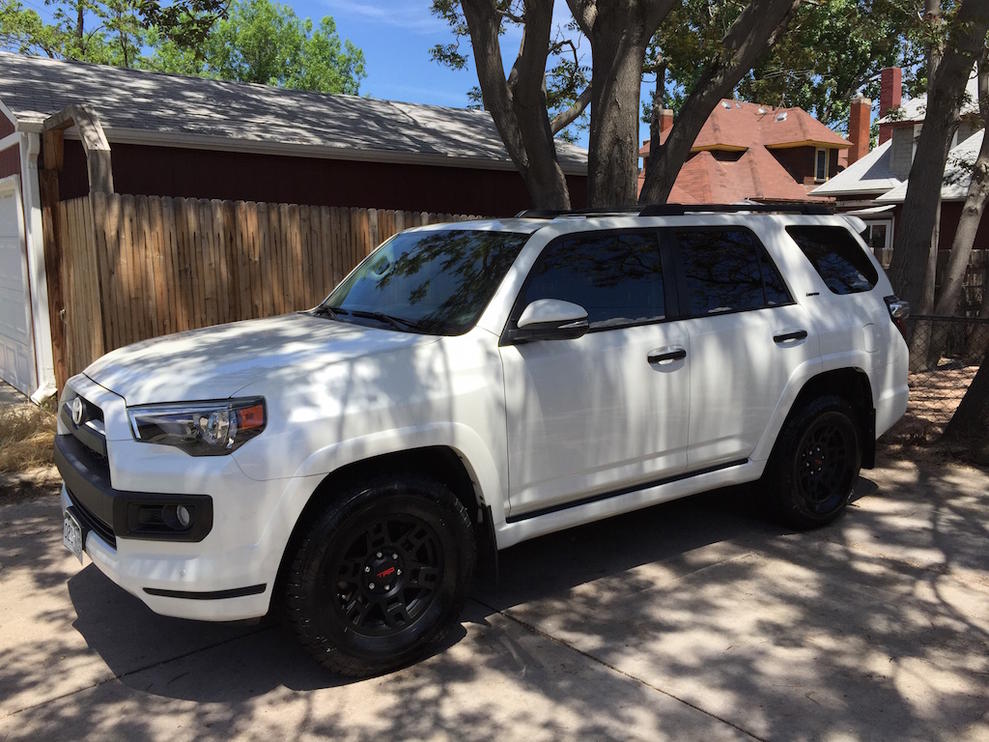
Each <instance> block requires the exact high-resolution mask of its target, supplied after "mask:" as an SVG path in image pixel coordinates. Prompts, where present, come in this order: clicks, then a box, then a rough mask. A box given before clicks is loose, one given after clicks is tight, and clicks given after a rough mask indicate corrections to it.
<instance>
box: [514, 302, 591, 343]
mask: <svg viewBox="0 0 989 742" xmlns="http://www.w3.org/2000/svg"><path fill="white" fill-rule="evenodd" d="M587 329H588V324H587V310H586V309H584V308H583V307H582V306H580V305H579V304H574V303H573V302H569V301H563V300H561V299H537V300H536V301H534V302H532V303H531V304H530V305H529V306H527V307H526V308H525V311H524V312H522V315H521V316H520V317H519V321H518V323H517V325H516V329H514V330H513V331H512V333H511V336H510V337H511V340H512V341H513V342H516V343H522V342H529V341H532V340H573V339H574V338H579V337H580V336H581V335H583V334H584V333H585V332H587Z"/></svg>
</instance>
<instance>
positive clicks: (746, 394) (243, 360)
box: [56, 206, 908, 675]
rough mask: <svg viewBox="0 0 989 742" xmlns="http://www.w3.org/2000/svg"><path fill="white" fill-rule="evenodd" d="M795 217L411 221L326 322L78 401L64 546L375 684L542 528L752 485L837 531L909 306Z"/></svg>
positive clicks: (877, 270)
mask: <svg viewBox="0 0 989 742" xmlns="http://www.w3.org/2000/svg"><path fill="white" fill-rule="evenodd" d="M774 209H775V207H765V206H764V207H755V206H751V207H745V209H744V210H743V211H737V210H733V209H730V208H729V209H723V210H720V211H718V210H715V211H713V212H701V211H699V210H697V209H693V210H690V209H686V208H683V207H680V208H677V207H652V208H649V209H646V211H645V212H643V213H642V214H639V215H624V214H608V215H605V214H601V215H599V214H590V213H587V214H563V215H559V216H553V215H542V216H541V218H535V217H534V216H528V215H523V216H522V217H521V218H514V219H506V220H501V221H499V220H492V221H475V222H464V223H459V224H445V225H433V226H428V227H422V228H418V229H411V230H407V231H405V232H402V233H401V234H398V235H396V236H395V237H393V238H391V239H390V240H388V241H387V242H386V243H384V244H383V245H382V246H381V247H379V248H378V249H377V250H376V251H375V252H373V253H372V254H371V255H370V256H369V257H368V258H367V259H366V260H364V261H363V262H362V263H361V264H360V265H359V266H358V267H357V268H355V269H354V271H353V272H352V273H351V274H350V275H349V276H347V278H346V279H345V280H344V281H343V282H342V283H341V284H340V285H339V286H337V287H336V289H335V290H334V291H333V292H332V293H331V294H330V296H329V297H328V298H327V299H326V300H325V301H324V302H323V303H322V304H320V305H319V306H317V307H316V308H315V309H312V310H309V311H304V312H299V313H295V314H289V315H285V316H281V317H273V318H270V319H261V320H254V321H249V322H239V323H234V324H228V325H223V326H219V327H212V328H209V329H204V330H197V331H193V332H185V333H180V334H177V335H171V336H168V337H163V338H158V339H155V340H149V341H145V342H142V343H138V344H136V345H132V346H129V347H126V348H122V349H119V350H116V351H114V352H112V353H109V354H108V355H106V356H104V357H103V358H101V359H100V360H98V361H96V362H95V363H93V364H92V365H91V366H89V368H87V369H86V371H85V372H84V373H83V374H79V375H78V376H75V377H73V378H72V379H70V380H69V382H68V384H67V386H66V388H65V390H64V392H63V395H62V399H61V402H60V414H59V435H58V437H57V440H56V460H57V463H58V467H59V470H60V471H61V473H62V477H63V479H64V483H65V487H64V488H63V490H62V501H63V503H64V508H65V516H64V533H65V543H66V545H67V546H69V548H70V549H72V550H73V551H75V552H76V554H77V555H78V556H79V558H80V560H81V559H82V558H83V557H82V554H83V551H84V552H85V553H86V554H88V556H89V557H90V558H91V559H92V561H93V562H94V563H95V564H96V565H97V566H98V567H99V568H100V569H101V570H102V571H103V572H104V573H105V574H106V575H108V576H109V577H110V579H112V580H113V581H114V582H116V583H117V584H119V585H121V586H122V587H123V588H124V589H126V590H128V591H129V592H131V593H133V594H134V595H136V596H137V597H138V598H140V599H141V600H142V601H144V602H145V603H146V604H147V605H148V606H149V607H150V608H151V609H152V610H153V611H155V612H157V613H161V614H165V615H169V616H180V617H186V618H194V619H206V620H230V619H244V618H250V617H258V616H263V615H265V614H266V613H267V612H268V611H269V608H270V606H272V604H273V600H274V599H275V598H276V596H277V597H278V598H280V599H281V600H280V603H281V605H282V606H284V610H285V613H286V615H287V618H288V620H289V622H290V623H291V624H292V625H293V627H294V629H295V631H296V632H297V634H298V636H299V637H300V639H301V640H302V642H303V643H304V644H305V645H306V646H307V647H308V648H309V649H310V650H311V651H312V652H313V653H314V655H315V656H316V657H317V658H318V659H319V661H320V662H322V663H323V664H324V665H326V666H327V667H329V668H331V669H333V670H336V671H339V672H342V673H346V674H352V675H367V674H372V673H379V672H383V671H386V670H388V669H391V668H393V667H397V666H399V665H402V664H405V663H408V662H410V661H412V660H413V659H415V658H417V657H419V656H421V655H422V653H423V652H425V651H426V650H427V649H428V648H429V647H430V646H432V645H435V644H436V642H438V641H439V640H440V639H441V637H442V635H443V634H444V633H445V631H446V630H447V628H448V627H449V626H450V625H451V624H452V623H453V622H454V621H455V620H456V619H457V616H458V612H459V610H460V608H461V605H462V602H463V600H464V595H465V591H466V590H467V589H468V585H469V583H470V580H471V576H472V573H473V571H474V566H475V561H478V560H480V561H481V562H482V563H483V562H488V563H491V562H493V561H494V560H496V559H497V551H498V550H499V549H505V548H507V547H509V546H512V545H513V544H516V543H518V542H520V541H522V540H525V539H530V538H533V537H536V536H540V535H542V534H546V533H549V532H551V531H558V530H560V529H563V528H569V527H570V526H575V525H578V524H581V523H587V522H589V521H595V520H599V519H601V518H606V517H608V516H611V515H615V514H616V513H623V512H627V511H630V510H634V509H636V508H642V507H646V506H649V505H654V504H656V503H660V502H665V501H667V500H672V499H674V498H678V497H684V496H686V495H690V494H694V493H697V492H701V491H704V490H710V489H712V488H716V487H721V486H724V485H732V484H738V483H743V482H755V481H757V480H761V482H762V484H761V485H760V486H759V488H758V491H761V492H765V493H771V498H770V499H771V500H772V502H773V503H774V505H775V507H776V509H777V510H778V512H779V514H781V515H782V516H783V517H784V518H785V519H786V520H787V521H788V522H789V523H790V524H792V525H793V526H795V527H812V526H815V525H819V524H823V523H827V522H829V521H831V520H832V519H834V518H835V517H837V516H838V515H839V514H840V513H841V512H842V511H843V510H844V508H845V506H846V504H847V503H848V500H849V496H850V494H851V492H852V487H853V484H854V483H855V481H856V478H857V475H858V473H859V469H860V467H861V466H866V467H868V466H871V465H872V463H873V457H874V450H875V440H876V437H877V436H879V435H881V434H882V433H883V432H884V431H886V430H887V429H888V428H889V427H890V426H891V425H892V424H893V423H894V422H895V421H896V420H897V419H898V418H899V417H900V416H901V415H902V414H903V412H904V410H905V408H906V403H907V365H908V364H907V360H908V359H907V347H906V344H905V343H904V341H903V338H902V337H901V334H900V332H899V331H898V330H897V326H896V325H897V320H898V319H899V318H900V317H901V316H902V314H903V312H904V310H905V307H904V305H903V304H902V302H899V301H898V300H897V299H896V298H895V297H894V296H893V295H892V293H893V292H892V290H891V288H890V284H889V281H888V280H887V278H886V276H885V275H884V274H883V271H882V269H881V267H880V266H879V265H878V263H877V262H876V261H875V259H874V258H873V257H872V256H871V254H870V253H869V251H868V250H867V249H866V248H865V245H864V244H863V242H862V241H861V240H860V239H859V237H858V236H857V235H856V234H855V231H854V230H853V229H852V228H851V227H852V225H851V221H854V220H849V219H846V218H844V217H841V216H833V215H822V214H814V213H799V212H797V213H786V212H783V211H780V210H774ZM762 211H766V212H767V213H760V212H762ZM804 211H805V212H808V211H811V210H809V209H805V210H804ZM299 269H300V270H303V269H304V267H303V266H300V267H299ZM754 489H755V488H754Z"/></svg>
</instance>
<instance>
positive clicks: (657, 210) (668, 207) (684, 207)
mask: <svg viewBox="0 0 989 742" xmlns="http://www.w3.org/2000/svg"><path fill="white" fill-rule="evenodd" d="M740 211H748V212H754V213H758V214H810V215H822V214H834V213H835V209H834V206H833V205H832V204H829V203H817V204H815V203H806V202H805V203H794V202H790V201H766V202H762V203H752V204H651V205H649V206H646V207H644V208H643V209H642V210H641V211H639V216H683V215H684V214H710V213H713V214H717V213H737V212H740Z"/></svg>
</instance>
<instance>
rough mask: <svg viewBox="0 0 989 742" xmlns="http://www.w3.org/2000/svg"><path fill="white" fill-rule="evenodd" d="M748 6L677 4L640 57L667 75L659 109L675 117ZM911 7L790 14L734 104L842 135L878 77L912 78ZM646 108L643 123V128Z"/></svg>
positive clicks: (818, 7) (821, 5)
mask: <svg viewBox="0 0 989 742" xmlns="http://www.w3.org/2000/svg"><path fill="white" fill-rule="evenodd" d="M747 4H748V3H745V2H741V1H740V0H722V1H720V2H710V1H709V0H683V2H681V3H680V4H679V5H678V6H677V7H675V8H674V10H673V11H672V12H671V13H670V15H669V16H667V18H666V20H665V21H664V22H663V24H662V26H661V27H660V29H659V31H658V32H657V33H656V35H655V36H654V37H653V39H652V42H651V43H650V46H649V49H648V50H647V52H646V61H647V71H649V72H656V71H657V69H659V68H660V66H661V65H662V66H663V69H664V71H665V73H666V80H665V81H663V82H665V91H664V92H665V100H664V102H663V104H664V107H666V108H672V109H673V110H675V111H676V110H678V109H679V108H680V106H682V104H683V101H684V100H685V99H686V97H687V96H688V95H689V94H690V92H691V91H692V90H693V89H694V87H695V85H696V83H697V79H698V75H699V74H700V70H701V69H702V68H703V65H704V63H706V62H709V61H710V60H711V59H713V58H716V57H717V55H718V54H720V53H721V39H722V35H723V33H724V29H725V28H726V27H727V25H728V24H730V23H731V22H733V21H734V20H735V19H736V18H738V16H739V15H740V14H741V12H742V10H743V9H744V8H745V7H746V6H747ZM915 4H916V3H915V2H913V0H818V2H813V3H809V2H804V3H801V4H800V6H799V7H798V8H797V9H796V10H795V11H794V14H793V17H792V19H791V20H790V22H789V24H788V26H787V27H786V29H785V30H784V31H783V32H782V33H781V34H780V35H779V37H778V38H777V39H776V43H775V44H774V45H772V46H771V48H770V49H769V50H768V51H767V52H766V53H764V54H763V55H762V56H761V58H760V59H759V60H758V61H757V62H756V64H755V66H754V67H753V68H752V69H751V70H750V71H749V72H747V73H746V74H745V75H744V76H743V77H742V79H741V80H740V81H739V83H738V85H737V86H736V88H735V90H734V91H733V92H734V94H735V95H737V96H738V97H740V98H742V99H745V100H750V101H754V102H759V103H768V104H771V105H777V106H786V107H789V106H799V107H800V108H803V109H804V110H806V111H808V112H809V113H811V114H813V115H814V116H815V117H816V118H817V119H818V120H820V121H821V122H823V123H824V124H826V125H828V126H831V127H833V128H835V129H839V130H844V128H845V126H846V124H847V121H848V111H849V102H850V101H851V99H852V98H853V97H854V96H855V94H856V93H857V92H860V91H861V92H862V93H864V94H865V95H866V96H868V97H870V98H877V97H878V94H879V72H880V70H882V68H883V67H888V66H891V65H899V66H901V67H904V68H905V69H906V70H907V71H908V73H910V72H911V71H912V70H914V69H915V68H916V66H917V64H918V63H919V61H920V58H921V56H922V50H921V49H919V48H918V47H917V46H916V45H914V44H912V43H910V33H911V32H912V31H913V30H914V28H915V26H916V24H917V20H916V19H917V13H916V11H917V8H916V7H914V5H915ZM650 108H651V106H650V105H648V104H647V105H646V107H645V111H644V120H645V121H648V120H649V115H650Z"/></svg>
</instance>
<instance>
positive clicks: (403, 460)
mask: <svg viewBox="0 0 989 742" xmlns="http://www.w3.org/2000/svg"><path fill="white" fill-rule="evenodd" d="M408 472H416V473H418V474H426V475H428V476H430V477H433V478H435V479H436V480H438V481H440V482H442V483H443V484H445V485H446V486H447V487H449V488H450V490H451V491H452V492H453V493H454V494H455V495H456V496H457V499H458V500H460V502H461V503H462V504H463V506H464V508H465V509H466V510H467V513H468V514H469V515H470V521H471V525H472V526H473V528H474V534H475V538H477V547H478V548H477V554H478V561H479V565H478V566H480V567H482V568H485V567H486V566H489V565H488V562H489V560H490V559H494V562H495V566H494V569H495V573H497V567H496V563H497V547H496V546H495V544H494V531H493V527H492V524H491V511H490V509H489V508H487V507H485V505H484V503H483V501H482V499H481V495H480V492H479V490H478V488H477V487H476V486H475V483H474V479H473V478H472V476H471V474H470V471H469V470H468V467H467V464H466V462H464V460H463V459H462V458H461V457H460V455H459V454H458V453H457V452H456V451H455V450H454V449H452V448H450V447H448V446H425V447H422V448H413V449H409V450H406V451H397V452H395V453H388V454H382V455H381V456H374V457H372V458H369V459H364V460H362V461H355V462H353V463H351V464H347V465H346V466H342V467H340V468H339V469H336V470H335V471H332V472H330V473H329V474H327V475H326V477H325V478H324V479H323V481H321V482H320V483H319V486H318V487H317V488H316V490H315V492H313V494H312V497H310V498H309V502H307V503H306V506H305V507H304V508H303V509H302V513H300V514H299V518H298V520H296V523H295V526H294V527H293V529H292V535H291V536H290V537H289V540H288V543H287V544H286V545H285V550H284V552H283V553H282V559H281V563H280V565H279V568H278V577H277V578H276V585H275V590H276V593H275V594H276V595H279V594H280V592H279V590H280V587H281V584H282V580H283V572H284V570H285V568H286V566H287V564H288V563H290V562H291V558H292V557H291V555H292V554H293V553H294V552H295V547H296V544H297V542H298V540H299V538H301V537H302V535H303V534H304V533H305V531H306V527H307V526H308V525H309V523H311V522H312V520H313V519H314V518H315V517H316V516H317V515H318V514H319V512H320V511H321V509H322V508H323V507H324V505H325V504H326V503H327V502H328V501H329V500H332V499H333V498H334V497H335V496H336V494H337V493H338V492H339V491H340V490H341V489H342V488H344V487H347V486H350V485H352V484H355V483H357V482H360V481H361V480H362V479H366V478H368V477H370V476H380V475H381V474H383V473H395V474H400V473H408Z"/></svg>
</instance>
